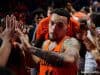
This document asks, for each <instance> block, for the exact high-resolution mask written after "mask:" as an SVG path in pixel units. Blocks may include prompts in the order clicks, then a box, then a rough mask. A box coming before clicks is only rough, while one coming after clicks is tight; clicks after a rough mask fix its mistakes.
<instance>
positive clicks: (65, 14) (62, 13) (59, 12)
mask: <svg viewBox="0 0 100 75" xmlns="http://www.w3.org/2000/svg"><path fill="white" fill-rule="evenodd" d="M53 13H56V14H58V15H60V16H65V17H67V18H68V22H69V19H70V17H71V15H70V14H69V12H68V11H66V10H65V9H63V8H59V9H58V8H56V9H54V10H53V11H52V14H53Z"/></svg>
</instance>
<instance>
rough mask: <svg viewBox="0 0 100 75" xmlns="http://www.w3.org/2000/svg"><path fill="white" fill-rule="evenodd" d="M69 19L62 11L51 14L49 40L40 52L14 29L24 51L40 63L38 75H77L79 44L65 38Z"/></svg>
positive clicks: (56, 10) (74, 40)
mask: <svg viewBox="0 0 100 75" xmlns="http://www.w3.org/2000/svg"><path fill="white" fill-rule="evenodd" d="M69 19H70V15H69V13H68V12H67V11H65V10H64V9H55V10H54V11H53V12H52V14H51V18H50V22H49V29H48V30H49V40H46V41H45V42H44V44H43V46H42V50H41V49H38V48H36V47H32V46H31V45H30V44H29V41H28V39H27V37H26V38H25V35H23V33H22V32H21V31H20V29H19V28H17V29H16V31H17V32H18V33H19V34H20V36H19V37H20V39H21V42H22V45H23V46H24V47H25V48H24V49H25V50H26V51H28V52H29V54H30V53H31V54H33V55H32V56H33V58H34V61H35V62H37V63H40V69H39V70H40V72H39V75H77V72H78V60H79V50H80V44H79V42H78V41H77V40H76V39H75V38H71V37H68V36H66V32H67V25H68V23H69ZM16 44H18V43H16ZM18 45H19V46H20V47H22V45H21V44H18Z"/></svg>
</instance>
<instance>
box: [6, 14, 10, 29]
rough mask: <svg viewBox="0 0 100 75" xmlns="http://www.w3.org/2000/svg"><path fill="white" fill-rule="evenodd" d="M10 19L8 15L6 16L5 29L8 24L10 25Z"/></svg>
mask: <svg viewBox="0 0 100 75" xmlns="http://www.w3.org/2000/svg"><path fill="white" fill-rule="evenodd" d="M9 20H10V17H9V15H7V16H6V28H9V23H10V21H9Z"/></svg>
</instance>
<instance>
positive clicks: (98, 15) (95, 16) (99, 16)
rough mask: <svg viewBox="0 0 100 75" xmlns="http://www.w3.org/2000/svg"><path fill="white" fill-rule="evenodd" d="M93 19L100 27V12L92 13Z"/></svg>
mask: <svg viewBox="0 0 100 75" xmlns="http://www.w3.org/2000/svg"><path fill="white" fill-rule="evenodd" d="M91 19H92V21H93V23H94V24H95V25H96V27H98V26H99V25H100V13H99V12H98V13H97V12H96V13H95V12H94V13H93V14H92V15H91Z"/></svg>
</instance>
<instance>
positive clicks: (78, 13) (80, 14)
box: [74, 12, 86, 19]
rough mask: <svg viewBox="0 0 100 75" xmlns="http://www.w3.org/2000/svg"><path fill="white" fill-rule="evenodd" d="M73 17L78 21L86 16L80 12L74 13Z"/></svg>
mask: <svg viewBox="0 0 100 75" xmlns="http://www.w3.org/2000/svg"><path fill="white" fill-rule="evenodd" d="M74 16H76V17H78V18H79V19H81V18H83V17H84V16H86V14H84V13H82V12H76V13H75V14H74Z"/></svg>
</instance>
